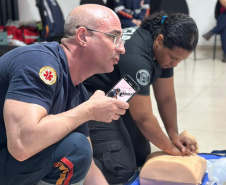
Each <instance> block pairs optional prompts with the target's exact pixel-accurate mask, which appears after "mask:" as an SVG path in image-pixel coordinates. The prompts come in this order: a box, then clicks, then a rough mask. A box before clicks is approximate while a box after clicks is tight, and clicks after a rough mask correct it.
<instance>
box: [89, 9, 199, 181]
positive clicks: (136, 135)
mask: <svg viewBox="0 0 226 185" xmlns="http://www.w3.org/2000/svg"><path fill="white" fill-rule="evenodd" d="M123 39H125V40H126V42H125V49H126V53H125V54H124V55H121V56H120V61H119V63H118V65H115V69H114V71H113V72H112V73H109V74H98V75H94V76H92V77H90V78H89V79H87V80H86V81H85V86H86V88H87V89H88V91H89V92H91V93H94V92H95V90H96V89H101V90H103V91H105V92H108V91H109V89H111V88H112V86H114V85H115V84H116V82H117V81H118V80H119V79H120V78H121V77H122V76H124V75H125V74H129V75H130V76H131V77H132V78H133V79H134V80H135V81H136V82H137V83H138V84H139V85H140V91H139V92H138V93H137V94H136V95H135V96H134V97H133V98H132V99H131V100H130V101H129V110H128V111H127V112H126V114H125V115H124V116H121V119H119V120H118V121H113V122H111V123H110V124H109V123H94V122H90V123H89V128H90V137H91V140H92V146H93V152H94V161H95V162H96V164H97V166H98V167H99V168H100V169H101V171H102V172H103V174H104V175H105V177H106V179H107V180H108V182H109V183H123V182H126V181H127V180H128V179H129V178H130V177H131V176H132V175H133V174H134V170H135V169H136V167H137V166H142V165H143V164H144V162H145V159H146V157H147V155H148V154H149V153H150V151H151V150H150V142H151V143H152V144H154V145H155V146H157V147H158V148H160V149H161V150H163V151H165V152H166V153H169V154H171V155H179V156H180V155H181V156H184V155H190V154H192V153H194V152H195V151H196V148H197V146H196V143H195V142H194V141H192V140H190V139H188V138H186V137H184V136H180V135H179V131H178V127H177V109H176V98H175V92H174V85H173V81H174V80H173V68H174V67H176V66H177V64H178V63H180V62H181V61H182V60H185V59H186V58H187V57H188V56H189V55H190V54H191V53H192V51H194V50H195V48H196V45H197V42H198V29H197V26H196V23H195V22H194V20H193V19H192V18H190V17H189V16H188V15H185V14H180V13H176V14H170V15H166V14H164V12H161V13H158V14H155V15H150V16H148V17H146V18H145V19H144V20H143V21H142V24H141V26H140V27H131V28H126V29H124V30H123ZM150 86H152V87H153V90H154V94H155V99H156V101H157V104H158V110H159V113H160V116H161V119H162V121H163V123H164V126H165V129H166V131H167V135H166V134H165V133H164V132H163V130H162V129H161V127H160V125H159V122H158V120H157V119H156V117H155V115H154V114H153V111H152V101H151V97H150V94H151V92H150Z"/></svg>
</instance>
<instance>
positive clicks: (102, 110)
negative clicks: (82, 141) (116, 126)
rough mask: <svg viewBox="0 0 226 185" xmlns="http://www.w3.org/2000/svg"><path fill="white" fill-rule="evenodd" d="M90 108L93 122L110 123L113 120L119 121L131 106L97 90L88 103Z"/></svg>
mask: <svg viewBox="0 0 226 185" xmlns="http://www.w3.org/2000/svg"><path fill="white" fill-rule="evenodd" d="M87 103H89V105H90V106H91V107H90V112H89V113H90V114H91V120H95V121H101V122H107V123H110V122H112V120H117V119H119V117H120V116H121V115H123V114H125V112H126V109H128V108H129V104H128V103H126V102H123V101H120V100H117V99H115V98H111V97H106V96H105V93H104V92H103V91H100V90H97V91H96V92H95V93H94V94H93V95H92V96H91V97H90V99H89V100H88V101H87Z"/></svg>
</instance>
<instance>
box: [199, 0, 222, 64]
mask: <svg viewBox="0 0 226 185" xmlns="http://www.w3.org/2000/svg"><path fill="white" fill-rule="evenodd" d="M215 15H216V19H217V25H216V26H215V27H214V28H213V29H211V30H210V31H208V32H207V33H205V34H204V35H203V37H204V38H205V39H206V40H209V39H210V38H211V37H212V36H213V35H214V34H220V36H221V46H222V50H223V59H222V62H226V0H219V1H218V2H217V7H216V12H215Z"/></svg>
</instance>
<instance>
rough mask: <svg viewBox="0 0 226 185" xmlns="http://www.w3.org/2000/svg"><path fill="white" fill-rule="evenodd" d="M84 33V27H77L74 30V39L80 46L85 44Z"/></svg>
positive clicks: (85, 32) (85, 31)
mask: <svg viewBox="0 0 226 185" xmlns="http://www.w3.org/2000/svg"><path fill="white" fill-rule="evenodd" d="M86 34H87V30H86V28H84V27H79V28H78V29H77V31H76V40H77V43H78V44H79V45H80V46H85V45H86Z"/></svg>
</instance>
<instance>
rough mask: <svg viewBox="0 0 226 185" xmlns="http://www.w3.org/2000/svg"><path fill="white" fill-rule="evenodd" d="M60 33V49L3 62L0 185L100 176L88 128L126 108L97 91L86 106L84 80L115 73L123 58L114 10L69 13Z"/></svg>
mask: <svg viewBox="0 0 226 185" xmlns="http://www.w3.org/2000/svg"><path fill="white" fill-rule="evenodd" d="M64 31H65V36H64V38H63V39H62V40H61V44H59V43H57V42H51V43H38V44H33V45H29V46H23V47H19V48H17V49H15V50H12V51H10V52H8V53H6V54H5V55H4V56H2V57H1V58H0V87H1V88H0V182H1V185H6V184H7V185H16V184H18V185H34V184H58V185H60V184H65V185H66V184H71V185H72V184H76V185H78V184H79V185H80V184H83V181H84V178H85V177H86V175H87V173H88V171H89V174H93V173H95V175H96V174H98V176H101V175H102V174H101V172H100V170H99V169H98V168H97V167H95V166H94V162H93V161H92V149H91V145H90V142H89V130H88V126H87V123H86V122H87V121H89V120H96V121H100V122H111V121H112V120H117V119H119V117H120V115H123V114H124V113H125V109H127V108H128V106H129V105H128V103H125V102H122V101H119V100H116V99H114V98H110V97H106V96H105V93H104V92H103V91H100V90H99V91H96V92H95V93H94V94H93V96H92V97H91V98H90V99H89V100H88V98H89V96H88V93H87V91H86V89H85V87H84V86H83V85H82V82H83V81H84V80H85V79H86V78H88V77H90V76H92V75H94V74H97V73H108V72H112V71H113V69H114V67H113V65H115V64H117V63H118V60H119V57H120V55H121V54H124V53H125V48H124V45H123V42H122V39H121V36H122V28H121V23H120V20H119V18H118V16H117V15H116V13H115V12H114V11H112V10H111V9H109V8H107V7H104V6H100V5H92V4H89V5H82V6H78V7H77V8H75V9H73V10H72V11H71V12H70V14H69V15H68V17H67V19H66V21H65V26H64ZM90 166H94V167H92V170H89V169H90ZM99 174H100V175H99ZM95 175H94V176H95ZM97 180H98V183H99V184H105V183H106V180H105V179H104V178H99V179H97ZM85 181H86V182H85V183H86V184H92V179H91V181H90V179H89V178H87V179H85Z"/></svg>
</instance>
